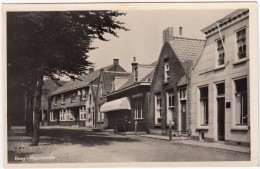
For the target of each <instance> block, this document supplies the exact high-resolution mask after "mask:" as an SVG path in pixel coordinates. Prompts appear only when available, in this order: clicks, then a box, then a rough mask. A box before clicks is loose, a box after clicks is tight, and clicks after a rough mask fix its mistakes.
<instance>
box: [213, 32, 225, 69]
mask: <svg viewBox="0 0 260 169" xmlns="http://www.w3.org/2000/svg"><path fill="white" fill-rule="evenodd" d="M222 40H223V43H224V44H223V43H222ZM220 55H222V56H223V63H222V64H220V60H221V58H220ZM225 57H226V53H225V38H224V37H222V39H217V40H216V64H215V67H217V68H218V67H223V66H225Z"/></svg>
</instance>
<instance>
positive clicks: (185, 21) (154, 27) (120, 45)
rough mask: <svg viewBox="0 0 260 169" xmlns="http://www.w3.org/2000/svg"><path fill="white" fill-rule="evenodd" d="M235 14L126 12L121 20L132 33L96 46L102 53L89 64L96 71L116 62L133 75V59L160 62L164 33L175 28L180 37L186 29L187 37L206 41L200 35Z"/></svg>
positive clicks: (96, 52) (122, 33)
mask: <svg viewBox="0 0 260 169" xmlns="http://www.w3.org/2000/svg"><path fill="white" fill-rule="evenodd" d="M233 11H234V9H232V10H228V9H226V10H212V9H211V10H206V9H203V10H168V11H165V10H153V11H149V10H140V11H133V10H132V11H124V12H125V13H127V14H126V15H125V16H123V17H120V18H118V19H119V20H121V21H124V22H125V27H126V28H128V29H130V30H129V31H118V36H119V37H118V38H116V37H112V36H109V37H108V38H109V39H110V41H108V42H102V41H100V40H96V41H95V42H94V44H93V46H97V47H99V48H98V49H96V50H94V51H91V52H90V57H89V60H90V61H91V62H93V63H95V69H99V68H101V67H104V66H107V65H109V64H112V60H113V59H114V58H117V59H119V63H120V65H121V66H122V67H123V68H125V69H126V70H127V71H131V63H132V61H133V57H136V59H137V62H138V63H143V64H150V63H152V62H154V61H155V60H157V59H158V57H159V54H160V50H161V48H162V31H163V30H164V29H165V28H167V27H173V28H174V34H175V35H178V34H179V27H180V26H182V27H183V35H182V36H184V37H189V38H198V39H205V35H204V34H203V33H202V32H201V31H200V30H201V29H203V28H205V27H206V26H208V25H210V24H212V23H213V22H215V21H216V20H218V19H221V18H222V17H224V16H226V15H227V14H229V13H231V12H233Z"/></svg>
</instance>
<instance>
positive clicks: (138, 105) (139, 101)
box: [134, 97, 143, 120]
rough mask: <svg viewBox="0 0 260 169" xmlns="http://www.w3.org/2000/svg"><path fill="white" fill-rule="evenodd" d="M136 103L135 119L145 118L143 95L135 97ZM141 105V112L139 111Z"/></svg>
mask: <svg viewBox="0 0 260 169" xmlns="http://www.w3.org/2000/svg"><path fill="white" fill-rule="evenodd" d="M134 105H135V117H134V119H135V120H137V119H143V98H142V97H138V98H135V99H134ZM139 107H141V108H140V110H141V112H139V111H138V110H139ZM139 114H140V117H139Z"/></svg>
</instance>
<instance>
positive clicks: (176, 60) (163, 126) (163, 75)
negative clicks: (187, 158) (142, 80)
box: [149, 27, 204, 135]
mask: <svg viewBox="0 0 260 169" xmlns="http://www.w3.org/2000/svg"><path fill="white" fill-rule="evenodd" d="M179 31H180V32H179V36H174V34H173V28H171V27H170V28H167V29H165V30H164V31H163V42H164V43H163V47H162V49H161V53H160V56H159V59H158V64H157V66H156V68H155V73H154V76H153V80H152V81H151V87H150V114H149V115H150V116H149V121H150V133H152V134H159V135H167V134H169V133H168V131H169V130H168V129H169V124H170V123H171V124H172V128H173V134H174V135H180V134H187V131H188V129H189V118H190V117H189V113H188V111H187V110H188V103H189V101H190V94H191V91H190V72H191V68H192V66H193V65H194V64H195V63H196V61H197V59H198V58H199V56H200V55H201V53H202V50H203V47H204V40H200V39H192V38H186V37H183V36H182V32H181V31H182V28H181V27H180V28H179Z"/></svg>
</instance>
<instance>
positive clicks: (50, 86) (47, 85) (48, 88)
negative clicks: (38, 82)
mask: <svg viewBox="0 0 260 169" xmlns="http://www.w3.org/2000/svg"><path fill="white" fill-rule="evenodd" d="M43 83H44V84H43V87H42V90H43V93H44V94H46V95H47V96H49V95H50V94H51V93H52V92H53V91H55V90H57V89H58V88H60V87H61V86H63V85H64V84H65V83H67V81H54V80H51V79H46V80H44V82H43Z"/></svg>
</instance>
